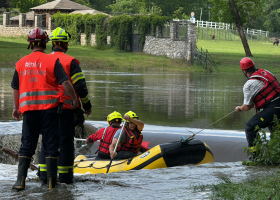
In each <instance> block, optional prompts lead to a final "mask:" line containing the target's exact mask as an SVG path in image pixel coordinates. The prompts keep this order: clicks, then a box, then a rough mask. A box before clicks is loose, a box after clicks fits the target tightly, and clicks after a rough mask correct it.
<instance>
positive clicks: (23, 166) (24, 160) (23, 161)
mask: <svg viewBox="0 0 280 200" xmlns="http://www.w3.org/2000/svg"><path fill="white" fill-rule="evenodd" d="M30 161H31V158H29V157H26V156H19V163H18V176H17V181H16V183H15V184H14V185H13V189H15V190H17V191H20V190H24V189H25V179H26V177H27V170H28V168H29V166H30Z"/></svg>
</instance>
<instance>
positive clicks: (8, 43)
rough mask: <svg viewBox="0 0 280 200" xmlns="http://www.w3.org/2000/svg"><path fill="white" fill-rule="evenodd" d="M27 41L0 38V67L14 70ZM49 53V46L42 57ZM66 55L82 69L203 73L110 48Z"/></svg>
mask: <svg viewBox="0 0 280 200" xmlns="http://www.w3.org/2000/svg"><path fill="white" fill-rule="evenodd" d="M26 39H27V37H14V38H13V37H0V64H1V66H6V67H8V66H14V64H15V63H16V62H17V61H18V60H19V59H20V58H21V57H23V56H25V55H28V54H29V53H31V50H29V51H28V50H27V49H26V48H27V46H28V43H27V42H26ZM50 52H51V43H50V42H49V43H48V44H47V50H46V53H50ZM67 54H69V55H71V56H73V57H75V58H77V59H78V60H79V61H80V63H81V64H80V65H81V67H83V68H90V69H103V70H109V69H110V70H130V71H131V70H142V71H143V70H145V71H203V70H202V69H201V68H200V67H197V68H193V67H191V66H188V64H187V62H186V61H185V60H177V59H170V58H167V57H165V56H153V55H148V54H144V53H132V52H125V51H118V50H117V49H114V48H106V47H104V48H96V47H90V46H84V47H82V46H75V45H70V46H69V50H68V52H67Z"/></svg>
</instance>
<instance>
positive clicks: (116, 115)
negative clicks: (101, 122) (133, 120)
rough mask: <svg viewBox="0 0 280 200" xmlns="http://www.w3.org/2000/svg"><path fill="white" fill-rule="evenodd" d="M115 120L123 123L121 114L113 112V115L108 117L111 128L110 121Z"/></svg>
mask: <svg viewBox="0 0 280 200" xmlns="http://www.w3.org/2000/svg"><path fill="white" fill-rule="evenodd" d="M113 119H116V120H115V121H116V122H120V123H121V121H122V115H121V113H119V112H116V111H114V112H112V113H111V114H109V115H108V116H107V122H108V124H109V126H110V121H112V120H113Z"/></svg>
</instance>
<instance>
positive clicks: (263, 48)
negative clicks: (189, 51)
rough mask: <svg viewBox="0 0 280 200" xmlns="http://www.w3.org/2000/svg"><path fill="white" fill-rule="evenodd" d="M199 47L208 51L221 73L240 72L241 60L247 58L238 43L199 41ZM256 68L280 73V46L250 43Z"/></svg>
mask: <svg viewBox="0 0 280 200" xmlns="http://www.w3.org/2000/svg"><path fill="white" fill-rule="evenodd" d="M197 47H198V48H199V49H200V48H201V47H202V48H203V49H204V50H206V49H207V50H208V51H209V52H210V55H211V56H212V58H213V59H214V61H215V62H216V64H217V66H218V68H219V70H220V71H221V72H240V65H239V62H240V60H241V59H242V58H243V57H245V52H244V48H243V45H242V43H241V42H238V41H222V40H215V41H213V42H212V41H211V40H198V43H197ZM249 47H250V49H251V53H252V55H253V57H252V59H253V61H254V62H255V65H256V67H258V68H264V69H267V70H269V71H271V72H280V66H279V61H280V59H279V58H280V46H273V44H272V43H270V42H249Z"/></svg>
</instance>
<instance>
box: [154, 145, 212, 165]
mask: <svg viewBox="0 0 280 200" xmlns="http://www.w3.org/2000/svg"><path fill="white" fill-rule="evenodd" d="M160 147H161V150H162V157H163V159H164V161H165V163H166V166H167V167H174V166H180V165H187V164H196V165H197V164H203V163H209V162H214V156H213V153H212V151H211V149H210V148H209V147H208V146H207V145H206V144H205V143H204V142H203V141H201V140H191V141H189V143H184V142H173V143H166V144H161V145H160Z"/></svg>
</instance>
